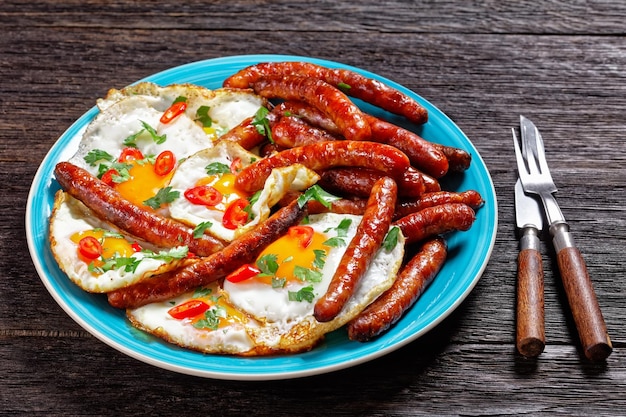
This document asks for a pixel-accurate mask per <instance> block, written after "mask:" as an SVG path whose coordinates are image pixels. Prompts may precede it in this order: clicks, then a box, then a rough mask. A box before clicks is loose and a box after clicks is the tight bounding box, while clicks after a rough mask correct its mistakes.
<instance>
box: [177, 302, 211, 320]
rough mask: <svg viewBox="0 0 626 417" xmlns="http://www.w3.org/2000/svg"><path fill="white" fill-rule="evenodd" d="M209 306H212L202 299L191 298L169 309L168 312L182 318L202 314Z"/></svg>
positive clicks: (179, 318)
mask: <svg viewBox="0 0 626 417" xmlns="http://www.w3.org/2000/svg"><path fill="white" fill-rule="evenodd" d="M209 308H211V306H210V305H208V304H207V303H205V302H204V301H202V300H189V301H185V302H184V303H182V304H179V305H177V306H175V307H172V308H170V309H169V310H167V314H169V315H170V316H172V317H174V318H175V319H178V320H182V319H187V318H191V317H195V316H197V315H198V314H202V313H204V312H205V311H207V310H208V309H209Z"/></svg>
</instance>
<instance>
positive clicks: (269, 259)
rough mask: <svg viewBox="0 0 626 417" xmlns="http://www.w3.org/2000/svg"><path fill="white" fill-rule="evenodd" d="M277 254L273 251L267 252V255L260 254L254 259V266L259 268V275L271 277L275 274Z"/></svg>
mask: <svg viewBox="0 0 626 417" xmlns="http://www.w3.org/2000/svg"><path fill="white" fill-rule="evenodd" d="M277 260H278V255H275V254H273V253H269V254H267V255H263V256H261V257H260V258H259V259H258V260H257V261H256V266H257V268H259V269H260V270H261V273H260V274H259V276H266V277H273V276H275V275H276V271H278V262H277Z"/></svg>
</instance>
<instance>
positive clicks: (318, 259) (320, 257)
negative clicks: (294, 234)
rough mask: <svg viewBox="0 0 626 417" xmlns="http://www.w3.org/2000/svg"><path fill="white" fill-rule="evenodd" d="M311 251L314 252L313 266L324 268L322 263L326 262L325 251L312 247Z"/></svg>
mask: <svg viewBox="0 0 626 417" xmlns="http://www.w3.org/2000/svg"><path fill="white" fill-rule="evenodd" d="M313 253H314V254H315V260H314V261H313V266H314V267H315V268H317V269H322V268H324V265H325V264H326V251H325V250H323V249H313Z"/></svg>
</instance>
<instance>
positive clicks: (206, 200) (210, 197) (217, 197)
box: [184, 185, 222, 207]
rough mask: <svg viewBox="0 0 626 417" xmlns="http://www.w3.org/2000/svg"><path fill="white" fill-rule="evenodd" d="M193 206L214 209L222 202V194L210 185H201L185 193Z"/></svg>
mask: <svg viewBox="0 0 626 417" xmlns="http://www.w3.org/2000/svg"><path fill="white" fill-rule="evenodd" d="M184 195H185V198H186V199H187V200H188V201H189V202H190V203H191V204H197V205H200V206H209V207H213V206H216V205H217V204H219V203H220V202H221V201H222V193H220V192H219V191H217V190H216V189H215V188H213V187H211V186H210V185H199V186H197V187H193V188H189V189H187V190H186V191H185V193H184Z"/></svg>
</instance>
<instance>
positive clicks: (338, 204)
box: [278, 191, 367, 216]
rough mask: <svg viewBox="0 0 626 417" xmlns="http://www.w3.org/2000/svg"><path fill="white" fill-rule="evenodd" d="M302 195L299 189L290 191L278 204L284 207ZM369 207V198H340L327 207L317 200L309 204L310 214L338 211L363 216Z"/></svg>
mask: <svg viewBox="0 0 626 417" xmlns="http://www.w3.org/2000/svg"><path fill="white" fill-rule="evenodd" d="M301 195H302V193H301V192H298V191H288V192H287V193H285V195H284V196H283V198H281V199H280V201H279V202H278V205H279V206H280V207H284V206H286V205H287V204H289V203H291V202H292V201H293V200H296V199H297V198H298V197H300V196H301ZM366 207H367V200H366V199H364V198H340V199H338V200H333V201H331V202H330V207H326V206H325V205H323V204H322V203H320V202H319V201H317V200H310V201H309V202H308V204H307V211H308V213H309V214H320V213H336V214H356V215H359V216H362V215H363V213H365V208H366Z"/></svg>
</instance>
